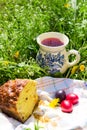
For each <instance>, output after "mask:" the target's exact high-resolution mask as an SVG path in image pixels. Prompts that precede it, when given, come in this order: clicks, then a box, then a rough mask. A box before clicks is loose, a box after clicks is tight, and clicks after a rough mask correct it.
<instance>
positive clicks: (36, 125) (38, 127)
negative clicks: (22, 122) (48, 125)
mask: <svg viewBox="0 0 87 130" xmlns="http://www.w3.org/2000/svg"><path fill="white" fill-rule="evenodd" d="M40 128H43V127H41V126H39V124H38V121H37V122H36V123H35V124H34V130H40ZM24 130H31V128H24Z"/></svg>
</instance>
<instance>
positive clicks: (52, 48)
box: [36, 32, 80, 74]
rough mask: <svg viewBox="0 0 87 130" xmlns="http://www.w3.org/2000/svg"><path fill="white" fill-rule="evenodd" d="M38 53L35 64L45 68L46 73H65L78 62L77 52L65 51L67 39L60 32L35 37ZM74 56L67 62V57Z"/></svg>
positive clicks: (78, 55)
mask: <svg viewBox="0 0 87 130" xmlns="http://www.w3.org/2000/svg"><path fill="white" fill-rule="evenodd" d="M36 40H37V43H38V45H39V51H38V53H37V56H36V61H37V63H38V64H39V65H40V66H41V67H42V68H46V69H47V71H48V73H50V74H55V73H58V72H60V73H62V74H63V73H65V71H66V70H67V69H68V68H69V67H71V66H74V65H75V64H77V63H78V62H79V61H80V54H79V52H78V51H77V50H69V51H66V46H67V45H68V43H69V38H68V37H67V36H66V35H65V34H62V33H60V32H46V33H42V34H40V35H39V36H38V37H37V39H36ZM72 54H74V55H75V59H74V61H72V62H69V55H72Z"/></svg>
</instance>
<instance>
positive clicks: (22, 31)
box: [0, 0, 87, 84]
mask: <svg viewBox="0 0 87 130" xmlns="http://www.w3.org/2000/svg"><path fill="white" fill-rule="evenodd" d="M69 1H70V0H53V1H52V0H48V1H47V0H41V1H40V0H8V1H7V0H0V73H1V75H0V84H2V83H4V82H5V81H7V80H8V79H14V78H33V79H35V78H38V77H42V76H46V75H48V74H47V73H46V72H45V70H43V69H42V68H40V67H39V65H38V64H37V63H36V61H35V58H36V54H37V52H38V49H39V46H38V45H37V42H36V37H37V36H38V35H39V34H41V33H43V32H47V31H57V32H61V33H65V34H66V35H67V36H68V37H69V39H70V42H69V45H68V46H67V50H70V49H76V50H78V51H79V53H80V55H81V59H80V62H79V64H78V69H77V70H76V71H75V73H74V74H71V70H72V68H69V69H68V70H67V72H66V73H64V74H63V75H57V76H56V77H67V78H73V79H81V80H86V79H87V72H86V68H87V1H84V0H80V2H78V3H77V7H76V9H74V8H72V5H71V3H70V2H69ZM66 4H68V6H67V7H66V6H65V5H66ZM72 59H73V57H72V58H71V60H72ZM81 64H83V65H84V66H85V71H81V70H80V69H79V66H80V65H81Z"/></svg>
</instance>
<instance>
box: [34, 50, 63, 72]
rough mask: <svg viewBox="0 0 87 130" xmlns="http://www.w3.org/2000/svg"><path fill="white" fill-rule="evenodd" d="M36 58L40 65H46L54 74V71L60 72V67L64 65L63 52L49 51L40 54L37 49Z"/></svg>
mask: <svg viewBox="0 0 87 130" xmlns="http://www.w3.org/2000/svg"><path fill="white" fill-rule="evenodd" d="M36 60H37V62H38V63H39V65H40V66H41V67H43V68H45V67H47V68H48V71H49V72H50V73H51V74H54V73H55V72H60V69H61V68H62V66H63V65H64V54H61V52H59V53H58V54H56V55H54V54H51V53H45V54H44V55H42V53H41V52H40V51H39V52H38V54H37V57H36Z"/></svg>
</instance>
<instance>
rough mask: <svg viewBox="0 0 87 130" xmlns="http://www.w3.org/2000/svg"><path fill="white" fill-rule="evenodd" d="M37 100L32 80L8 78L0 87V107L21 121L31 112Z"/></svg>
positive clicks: (34, 82)
mask: <svg viewBox="0 0 87 130" xmlns="http://www.w3.org/2000/svg"><path fill="white" fill-rule="evenodd" d="M37 101H38V95H37V91H36V81H34V80H29V79H15V80H9V81H7V82H6V83H4V84H3V85H2V86H1V87H0V109H1V110H2V111H3V112H5V113H6V114H8V115H9V116H12V117H14V118H16V119H17V120H19V121H21V122H25V121H26V120H27V119H28V117H29V116H30V115H31V114H32V112H33V110H34V107H35V105H36V103H37Z"/></svg>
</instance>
